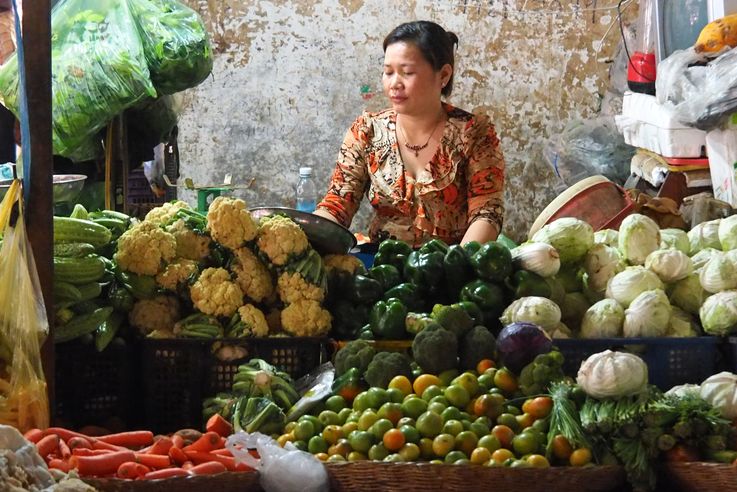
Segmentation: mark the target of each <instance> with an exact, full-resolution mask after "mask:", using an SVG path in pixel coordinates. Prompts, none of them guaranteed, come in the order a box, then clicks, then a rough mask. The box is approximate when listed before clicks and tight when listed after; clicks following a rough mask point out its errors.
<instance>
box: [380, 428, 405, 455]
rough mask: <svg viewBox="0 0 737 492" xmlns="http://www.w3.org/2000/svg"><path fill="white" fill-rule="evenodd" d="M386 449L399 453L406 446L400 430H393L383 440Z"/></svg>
mask: <svg viewBox="0 0 737 492" xmlns="http://www.w3.org/2000/svg"><path fill="white" fill-rule="evenodd" d="M382 441H383V442H384V447H385V448H386V449H388V450H389V451H399V450H400V449H402V446H404V443H405V440H404V434H403V433H402V431H400V430H399V429H391V430H390V431H387V432H386V434H384V438H383V439H382Z"/></svg>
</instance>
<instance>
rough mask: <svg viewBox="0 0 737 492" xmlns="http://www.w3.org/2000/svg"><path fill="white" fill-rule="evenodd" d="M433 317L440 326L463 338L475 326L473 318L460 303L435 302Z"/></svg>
mask: <svg viewBox="0 0 737 492" xmlns="http://www.w3.org/2000/svg"><path fill="white" fill-rule="evenodd" d="M432 317H433V319H434V320H435V321H437V322H438V323H440V326H442V327H443V328H445V329H446V330H449V331H451V332H453V333H455V335H456V336H457V337H458V339H461V338H462V337H463V335H465V334H466V333H468V330H470V329H471V328H473V318H471V315H469V314H468V312H466V310H465V309H463V307H462V306H461V305H460V304H451V305H450V306H444V305H442V304H435V306H434V307H433V308H432Z"/></svg>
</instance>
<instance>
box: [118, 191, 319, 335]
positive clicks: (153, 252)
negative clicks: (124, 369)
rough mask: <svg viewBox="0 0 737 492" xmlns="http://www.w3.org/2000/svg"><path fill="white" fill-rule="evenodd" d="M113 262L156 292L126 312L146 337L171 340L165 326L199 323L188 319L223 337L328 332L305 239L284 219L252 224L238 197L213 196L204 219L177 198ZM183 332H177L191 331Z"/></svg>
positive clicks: (126, 238) (134, 232) (126, 240)
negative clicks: (210, 327)
mask: <svg viewBox="0 0 737 492" xmlns="http://www.w3.org/2000/svg"><path fill="white" fill-rule="evenodd" d="M114 260H115V262H116V263H117V266H118V268H119V269H120V270H122V271H124V272H128V273H129V274H134V275H135V276H139V277H140V278H145V277H150V278H151V279H153V280H154V281H155V284H156V293H155V294H154V295H150V293H148V294H149V295H144V294H143V293H142V294H141V295H139V296H136V297H138V300H137V301H136V302H135V304H134V305H133V309H132V310H131V311H130V313H129V321H130V323H131V325H132V326H134V327H136V328H137V329H138V330H139V331H140V332H141V333H142V334H144V335H147V336H150V337H156V338H173V337H175V336H177V335H176V334H175V332H174V330H173V328H174V325H175V324H176V325H177V326H180V325H182V324H187V323H190V322H191V321H189V320H199V319H202V317H199V318H198V317H197V316H196V315H197V314H203V315H207V316H208V318H207V319H210V320H214V321H212V322H213V323H216V324H217V325H218V326H219V327H220V328H222V330H221V331H222V332H223V333H225V336H235V337H240V336H257V337H263V336H285V335H287V336H288V335H291V336H323V335H326V334H327V333H328V332H329V331H330V326H331V322H332V319H331V315H330V313H329V311H327V310H326V309H325V308H324V307H323V301H324V300H325V297H326V291H327V287H326V281H325V277H326V276H325V265H324V263H323V260H322V258H321V257H320V256H319V255H318V254H317V253H316V252H315V251H314V250H313V249H312V247H311V246H310V243H309V241H308V239H307V236H306V234H305V233H304V231H303V230H302V229H301V228H300V227H299V225H297V224H296V223H295V222H293V221H292V220H291V219H289V218H287V217H284V216H271V217H266V218H263V219H261V221H260V222H259V221H257V220H255V219H254V218H253V217H252V216H251V214H250V213H249V211H248V208H247V205H246V202H244V201H243V200H241V199H238V198H232V197H223V196H221V197H218V198H216V199H215V200H214V201H213V202H212V204H211V205H210V208H209V210H208V213H207V215H206V216H203V215H202V214H198V213H197V212H195V211H193V210H192V209H191V207H190V206H189V205H188V204H187V203H185V202H183V201H178V200H177V201H174V202H171V203H166V204H164V205H162V206H160V207H157V208H154V209H153V210H151V211H150V212H149V213H148V214H147V215H146V217H145V219H144V220H143V221H141V222H140V223H138V224H136V225H134V226H133V227H132V228H130V229H129V230H128V231H126V232H125V233H124V234H123V235H122V236H121V237H120V239H119V240H118V246H117V251H116V253H115V256H114ZM191 328H193V329H190V330H177V333H181V332H184V333H193V332H194V333H196V332H197V327H196V326H195V327H191ZM208 331H209V330H207V329H205V330H204V332H208ZM180 336H181V335H180Z"/></svg>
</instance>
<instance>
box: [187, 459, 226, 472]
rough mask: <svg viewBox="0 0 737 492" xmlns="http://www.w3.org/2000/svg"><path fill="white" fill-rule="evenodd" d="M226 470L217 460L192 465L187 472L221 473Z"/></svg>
mask: <svg viewBox="0 0 737 492" xmlns="http://www.w3.org/2000/svg"><path fill="white" fill-rule="evenodd" d="M226 471H228V469H227V468H225V465H223V464H222V463H219V462H217V461H210V462H209V463H202V464H199V465H197V466H194V467H192V469H191V470H189V473H191V474H192V475H215V474H217V473H223V472H226Z"/></svg>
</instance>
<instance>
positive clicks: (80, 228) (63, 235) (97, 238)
mask: <svg viewBox="0 0 737 492" xmlns="http://www.w3.org/2000/svg"><path fill="white" fill-rule="evenodd" d="M111 237H112V234H111V232H110V230H109V229H108V228H107V227H105V226H104V225H102V224H96V223H95V222H93V221H91V220H84V219H74V218H72V217H56V216H54V243H90V244H91V245H92V246H94V247H95V248H100V247H102V246H105V245H106V244H107V243H109V242H110V239H111Z"/></svg>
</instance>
